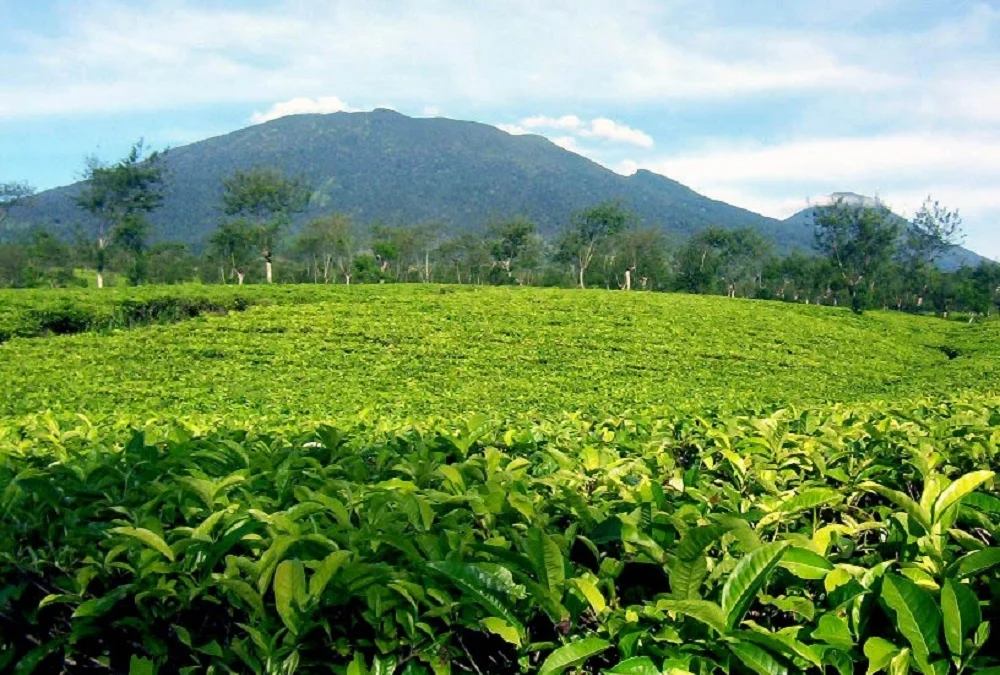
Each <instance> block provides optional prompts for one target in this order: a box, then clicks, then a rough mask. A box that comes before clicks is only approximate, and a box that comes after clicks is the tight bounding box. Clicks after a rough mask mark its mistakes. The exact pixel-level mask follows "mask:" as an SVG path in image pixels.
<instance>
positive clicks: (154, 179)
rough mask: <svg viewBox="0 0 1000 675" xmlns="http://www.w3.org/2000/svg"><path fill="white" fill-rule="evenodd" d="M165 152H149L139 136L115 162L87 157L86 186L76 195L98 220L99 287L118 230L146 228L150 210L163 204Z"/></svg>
mask: <svg viewBox="0 0 1000 675" xmlns="http://www.w3.org/2000/svg"><path fill="white" fill-rule="evenodd" d="M165 154H166V153H165V152H160V151H153V152H149V151H148V149H147V148H146V146H145V143H144V142H143V141H142V140H141V139H140V140H139V141H137V142H136V143H134V144H133V145H132V148H131V149H130V150H129V153H128V155H126V156H125V157H124V158H123V159H121V160H119V161H117V162H115V163H114V164H105V163H103V162H101V160H99V159H98V158H97V157H94V156H91V157H88V158H87V160H86V168H85V169H84V172H83V178H84V181H85V182H84V186H83V189H82V190H81V191H80V193H79V194H78V195H77V196H76V198H75V199H76V204H77V206H79V207H80V208H81V209H83V210H84V211H86V212H87V213H89V214H90V215H92V216H93V217H94V219H95V221H96V230H97V231H96V233H95V234H96V236H95V237H94V240H93V241H94V243H95V244H96V247H95V249H94V259H95V266H96V268H97V287H98V288H103V287H104V267H105V264H106V260H107V248H108V245H109V244H110V243H111V242H112V241H113V240H114V238H115V237H116V233H117V230H119V229H121V228H126V227H127V228H129V230H130V231H135V232H146V231H148V229H149V223H148V221H147V219H146V217H147V216H148V214H150V213H152V212H153V211H155V210H156V209H158V208H160V206H161V205H162V204H163V199H164V196H165V194H166V189H165V185H164V182H165V179H166V167H165V166H164V164H163V159H164V157H165Z"/></svg>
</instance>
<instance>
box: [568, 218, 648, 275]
mask: <svg viewBox="0 0 1000 675" xmlns="http://www.w3.org/2000/svg"><path fill="white" fill-rule="evenodd" d="M633 220H634V217H633V216H632V214H630V213H629V212H628V211H626V210H625V209H624V208H623V207H622V206H621V205H620V204H619V203H617V202H613V201H611V202H603V203H601V204H598V205H596V206H592V207H591V208H589V209H584V210H583V211H579V212H577V213H575V214H573V216H572V218H571V219H570V222H569V225H568V226H567V227H566V229H565V230H564V231H563V235H562V237H561V239H560V241H559V249H560V251H559V252H560V256H559V257H561V258H562V259H564V260H570V261H572V262H573V264H574V266H575V267H576V270H577V273H578V275H579V283H580V288H585V284H584V277H585V276H586V274H587V268H588V267H590V263H591V262H592V261H593V260H594V253H595V252H596V251H597V249H598V247H599V246H600V245H601V244H602V243H603V242H604V241H605V240H607V239H608V238H609V237H613V236H614V235H616V234H618V233H619V232H621V231H623V230H625V229H626V228H628V227H629V226H630V225H631V224H632V221H633Z"/></svg>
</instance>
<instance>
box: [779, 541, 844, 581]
mask: <svg viewBox="0 0 1000 675" xmlns="http://www.w3.org/2000/svg"><path fill="white" fill-rule="evenodd" d="M780 564H781V566H782V567H783V568H785V569H786V570H788V571H789V572H791V573H792V574H794V575H795V576H797V577H798V578H799V579H822V578H824V577H826V575H827V574H828V573H830V572H831V571H833V563H831V562H830V561H829V560H827V559H826V558H825V557H823V556H821V555H820V554H818V553H816V552H814V551H811V550H809V549H806V548H799V547H796V546H791V547H789V548H788V550H786V551H785V554H784V555H783V556H781V563H780Z"/></svg>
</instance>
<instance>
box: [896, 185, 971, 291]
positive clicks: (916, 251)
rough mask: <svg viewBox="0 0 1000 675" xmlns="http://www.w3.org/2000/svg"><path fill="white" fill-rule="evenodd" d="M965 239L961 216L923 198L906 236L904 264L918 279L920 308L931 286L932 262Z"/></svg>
mask: <svg viewBox="0 0 1000 675" xmlns="http://www.w3.org/2000/svg"><path fill="white" fill-rule="evenodd" d="M963 239H964V234H963V232H962V218H961V216H960V215H959V214H958V211H949V210H948V209H946V208H944V207H943V206H941V204H940V203H939V202H936V201H934V200H932V199H931V198H930V197H929V196H928V197H927V199H926V200H924V203H923V205H922V206H921V207H920V210H919V211H917V215H916V216H914V218H913V222H912V223H910V227H909V229H908V231H907V236H906V250H905V263H904V264H905V267H906V269H907V273H908V275H909V276H910V277H911V279H914V280H919V281H920V288H919V290H918V292H917V307H922V306H923V304H924V297H925V296H926V294H927V291H928V290H929V287H930V285H931V276H932V275H933V272H934V267H935V264H936V263H937V262H938V261H939V260H940V259H941V257H942V256H944V255H945V254H946V253H948V251H950V250H951V249H953V248H955V247H956V246H958V245H960V244H961V243H962V241H963Z"/></svg>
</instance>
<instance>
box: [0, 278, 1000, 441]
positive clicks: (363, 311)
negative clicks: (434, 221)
mask: <svg viewBox="0 0 1000 675" xmlns="http://www.w3.org/2000/svg"><path fill="white" fill-rule="evenodd" d="M125 290H129V289H125ZM181 290H183V291H186V292H188V293H189V295H188V296H185V297H190V298H192V299H197V298H199V297H201V296H199V295H198V294H197V291H198V288H197V287H189V288H188V289H181ZM209 290H211V291H212V292H213V293H218V294H219V295H212V294H210V295H207V296H204V297H206V298H208V299H210V300H212V301H219V302H229V300H230V299H232V297H235V298H243V297H244V296H241V295H238V293H237V289H235V287H230V289H228V291H227V289H223V288H221V287H220V288H210V289H209ZM224 292H228V293H231V294H232V295H231V296H226V295H224V294H223V293H224ZM95 295H99V294H97V293H96V292H95V291H91V293H90V294H89V295H82V296H80V297H79V298H77V297H76V296H73V298H72V299H73V301H74V302H77V301H79V302H81V303H86V302H89V301H90V300H91V299H92V298H93V297H94V296H95ZM25 297H28V296H25ZM48 297H49V296H46V295H40V297H39V298H38V303H37V304H38V306H41V305H42V303H43V302H45V301H46V298H48ZM53 297H57V296H53ZM3 299H4V296H3V295H2V293H0V306H2V300H3ZM124 299H127V300H130V301H135V302H138V301H141V300H142V296H138V295H137V296H131V295H127V296H125V297H124ZM245 299H246V301H247V302H249V303H251V304H252V305H253V306H251V307H250V308H248V309H247V311H244V312H232V313H230V314H229V315H228V316H202V317H198V318H195V319H191V320H185V321H180V322H177V323H171V324H169V325H153V326H144V327H140V328H137V329H135V330H127V331H126V330H120V331H112V332H107V331H99V332H88V333H84V334H79V335H69V336H54V337H49V338H41V339H38V338H33V339H15V340H11V341H9V342H7V343H5V344H3V345H0V381H2V382H3V383H4V385H5V386H2V387H0V419H3V418H6V417H17V416H20V415H26V414H34V413H37V412H40V411H44V410H47V409H50V410H55V411H65V412H71V413H82V414H85V415H87V416H88V417H91V418H93V419H96V418H99V417H103V416H109V415H111V416H115V417H121V416H134V417H138V418H140V419H146V418H148V417H151V416H158V415H160V414H162V413H164V412H167V411H169V412H170V413H171V414H174V415H183V416H191V415H214V414H219V413H221V414H223V415H225V416H226V417H227V420H228V419H232V418H233V417H236V416H240V417H251V418H255V419H258V420H261V419H266V420H267V421H268V424H271V423H284V422H285V421H286V420H289V419H293V420H296V421H305V420H315V419H338V420H340V419H349V418H353V417H354V416H355V415H357V414H359V413H361V412H362V411H363V410H365V409H370V410H373V411H375V413H376V414H378V415H380V416H388V417H392V418H407V417H409V418H414V417H416V418H425V417H427V416H429V415H445V416H447V417H449V418H455V417H456V416H459V417H460V416H464V415H469V414H473V413H476V412H479V411H488V412H489V414H491V415H497V416H518V415H522V414H529V413H538V414H541V415H543V416H550V415H553V414H559V413H561V412H562V411H564V410H587V411H589V414H591V415H592V416H593V415H602V414H604V413H605V412H606V411H622V410H626V409H646V408H648V407H650V406H658V405H664V406H667V405H669V406H671V407H673V408H684V409H685V410H701V409H703V408H705V407H717V406H722V405H726V406H729V407H732V408H734V409H740V410H742V409H746V408H749V407H754V406H758V405H763V406H766V407H770V408H773V407H774V406H776V405H786V404H795V405H804V404H807V403H809V404H818V403H822V402H825V401H830V400H832V401H840V402H859V401H866V400H872V399H884V398H889V399H898V398H911V397H914V396H931V395H935V396H942V397H948V396H952V395H953V394H954V392H957V391H968V390H976V391H978V390H982V389H985V388H988V387H989V386H994V387H995V386H996V383H997V382H1000V322H993V323H984V324H976V325H972V326H969V325H965V324H956V323H953V322H946V321H941V320H937V319H933V318H926V317H915V316H910V315H904V314H899V313H889V312H872V313H869V314H866V315H864V316H862V317H858V316H855V315H853V314H852V313H851V312H850V311H849V310H845V309H836V308H827V307H816V306H810V307H806V306H801V307H799V306H794V305H786V304H781V303H773V302H760V301H747V300H730V299H728V298H715V297H705V296H693V295H668V294H654V293H617V292H616V293H612V292H606V291H582V292H581V291H566V290H559V289H536V288H522V289H516V288H483V289H476V288H472V287H449V286H436V287H433V286H426V287H425V286H416V285H402V284H399V285H387V286H375V285H368V286H357V287H354V286H352V287H345V286H338V287H335V288H329V289H327V288H318V289H317V288H314V287H312V286H297V287H296V286H278V287H275V288H274V289H269V288H262V287H256V288H254V289H252V293H251V294H250V295H247V296H245ZM26 302H27V301H26ZM226 423H228V422H226Z"/></svg>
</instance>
